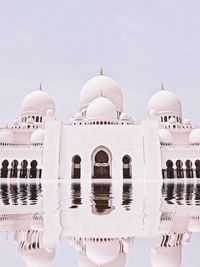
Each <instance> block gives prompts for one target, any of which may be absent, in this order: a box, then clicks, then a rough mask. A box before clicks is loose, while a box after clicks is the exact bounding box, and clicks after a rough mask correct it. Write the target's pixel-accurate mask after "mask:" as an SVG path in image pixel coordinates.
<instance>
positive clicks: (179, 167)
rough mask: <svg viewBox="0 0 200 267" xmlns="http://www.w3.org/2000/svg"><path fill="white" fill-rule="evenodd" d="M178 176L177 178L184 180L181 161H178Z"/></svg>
mask: <svg viewBox="0 0 200 267" xmlns="http://www.w3.org/2000/svg"><path fill="white" fill-rule="evenodd" d="M176 174H177V178H184V172H183V162H182V161H181V160H180V159H179V160H177V161H176Z"/></svg>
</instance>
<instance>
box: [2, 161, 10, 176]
mask: <svg viewBox="0 0 200 267" xmlns="http://www.w3.org/2000/svg"><path fill="white" fill-rule="evenodd" d="M8 165H9V162H8V160H7V159H5V160H4V161H3V162H2V167H1V178H7V177H8Z"/></svg>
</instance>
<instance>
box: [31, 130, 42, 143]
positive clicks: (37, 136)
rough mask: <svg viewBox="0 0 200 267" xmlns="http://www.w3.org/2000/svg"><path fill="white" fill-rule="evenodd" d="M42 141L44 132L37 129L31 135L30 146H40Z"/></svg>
mask: <svg viewBox="0 0 200 267" xmlns="http://www.w3.org/2000/svg"><path fill="white" fill-rule="evenodd" d="M43 141H44V130H43V129H37V130H35V131H34V132H33V133H32V135H31V144H42V143H43Z"/></svg>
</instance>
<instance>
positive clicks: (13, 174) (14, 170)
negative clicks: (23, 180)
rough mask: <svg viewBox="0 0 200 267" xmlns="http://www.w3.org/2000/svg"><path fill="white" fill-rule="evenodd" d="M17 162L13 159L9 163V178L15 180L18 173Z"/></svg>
mask: <svg viewBox="0 0 200 267" xmlns="http://www.w3.org/2000/svg"><path fill="white" fill-rule="evenodd" d="M17 167H18V161H17V160H16V159H14V160H13V161H12V163H11V171H10V178H17V173H18V168H17Z"/></svg>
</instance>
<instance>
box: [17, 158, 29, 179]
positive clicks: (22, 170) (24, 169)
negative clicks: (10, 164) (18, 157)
mask: <svg viewBox="0 0 200 267" xmlns="http://www.w3.org/2000/svg"><path fill="white" fill-rule="evenodd" d="M27 166H28V161H27V160H25V159H24V160H22V162H21V168H20V175H19V177H20V178H27Z"/></svg>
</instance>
